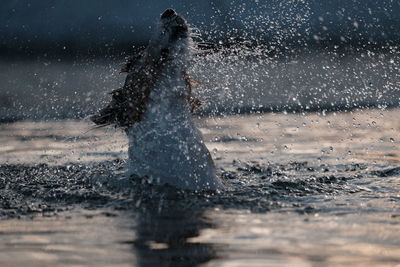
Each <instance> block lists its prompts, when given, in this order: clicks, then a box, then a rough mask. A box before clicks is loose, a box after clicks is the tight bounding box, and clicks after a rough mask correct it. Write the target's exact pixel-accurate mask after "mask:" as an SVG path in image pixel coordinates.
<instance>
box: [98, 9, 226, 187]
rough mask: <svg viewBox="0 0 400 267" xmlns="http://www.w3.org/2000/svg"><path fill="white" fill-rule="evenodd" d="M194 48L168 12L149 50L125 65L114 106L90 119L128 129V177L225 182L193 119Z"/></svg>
mask: <svg viewBox="0 0 400 267" xmlns="http://www.w3.org/2000/svg"><path fill="white" fill-rule="evenodd" d="M191 47H192V39H191V36H190V29H189V27H188V24H187V22H186V21H185V19H183V18H182V17H181V16H180V15H178V14H177V13H176V12H175V11H174V10H172V9H167V10H166V11H164V12H163V13H162V14H161V17H160V22H159V25H158V30H157V33H156V35H155V36H154V38H153V39H152V40H151V41H150V43H149V45H148V46H147V48H146V49H145V50H144V51H143V52H142V53H141V54H140V55H138V56H136V57H131V58H129V59H128V61H127V63H126V64H125V65H124V67H123V69H122V71H124V72H127V73H128V75H127V77H126V80H125V84H124V86H123V87H122V88H119V89H116V90H114V91H112V92H111V95H112V100H111V102H110V103H109V104H108V105H107V106H106V107H105V108H103V109H102V110H100V111H99V114H97V115H94V116H92V117H91V120H92V121H93V122H94V123H96V124H97V125H99V126H105V125H115V126H117V127H122V128H124V129H125V131H126V133H127V135H128V138H129V152H128V153H129V162H128V171H129V173H130V174H132V175H134V176H137V177H141V178H145V179H147V180H148V181H149V182H151V183H153V184H159V185H162V184H169V185H172V186H175V187H178V188H182V189H189V190H217V189H222V188H223V184H222V182H221V180H220V179H219V178H218V177H217V175H216V174H215V166H214V162H213V160H212V158H211V155H210V153H209V151H208V149H207V148H206V146H205V145H204V141H203V138H202V135H201V133H200V131H199V130H198V129H197V128H196V126H195V125H194V122H193V120H192V115H191V112H193V110H194V109H195V108H196V107H197V106H199V104H200V101H199V100H198V99H196V98H195V97H193V96H192V84H191V79H190V78H189V76H188V75H187V74H186V68H187V66H188V63H189V58H190V54H191Z"/></svg>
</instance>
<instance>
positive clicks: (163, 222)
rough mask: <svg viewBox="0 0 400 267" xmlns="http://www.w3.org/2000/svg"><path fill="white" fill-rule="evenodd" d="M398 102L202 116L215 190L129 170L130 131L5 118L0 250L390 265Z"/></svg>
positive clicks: (113, 257)
mask: <svg viewBox="0 0 400 267" xmlns="http://www.w3.org/2000/svg"><path fill="white" fill-rule="evenodd" d="M398 114H399V110H390V111H381V110H361V111H358V112H349V113H332V114H326V115H322V114H320V115H318V114H315V113H310V114H303V115H285V114H259V115H252V116H230V117H225V118H214V119H208V120H201V121H199V123H200V124H201V130H202V132H203V134H204V136H205V139H206V141H207V146H208V147H209V149H210V151H211V152H212V154H213V157H214V159H215V162H216V165H217V167H218V173H219V175H220V176H221V177H222V178H223V179H224V181H225V182H226V184H227V189H226V190H225V191H222V192H214V193H212V192H184V191H177V190H175V189H173V188H169V187H155V186H152V185H148V184H145V183H142V182H141V181H137V180H132V179H129V178H126V177H125V176H124V163H125V160H126V140H125V137H124V135H123V134H122V133H120V132H118V131H114V130H110V129H96V130H93V131H89V132H87V130H88V125H87V124H85V123H83V122H74V121H61V122H48V123H44V122H42V123H39V122H33V123H32V122H18V123H12V124H3V125H1V127H0V138H1V141H2V143H3V144H6V146H3V147H2V149H1V154H0V159H1V162H2V164H1V165H0V198H1V201H0V212H1V221H0V236H1V239H0V240H1V241H0V263H1V264H3V265H13V264H27V263H35V264H37V265H43V264H47V265H57V264H83V265H86V264H96V265H97V264H99V265H114V264H122V265H139V266H193V265H198V264H205V265H210V266H221V265H222V266H223V265H233V266H242V265H244V264H246V265H250V266H265V265H273V266H276V265H285V264H295V265H304V266H310V265H317V266H319V265H349V264H352V265H359V266H365V265H395V264H398V263H399V261H400V257H399V255H400V242H399V240H400V234H399V233H400V195H399V189H400V180H399V179H400V165H399V162H400V154H399V140H400V136H399V130H400V121H399V120H398V118H399V116H398Z"/></svg>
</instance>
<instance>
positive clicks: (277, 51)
mask: <svg viewBox="0 0 400 267" xmlns="http://www.w3.org/2000/svg"><path fill="white" fill-rule="evenodd" d="M169 7H172V8H174V9H176V10H177V12H179V13H180V14H182V15H183V16H184V17H186V19H187V20H188V22H189V23H190V24H191V25H192V27H193V28H196V29H197V30H195V32H196V33H198V36H197V37H196V38H195V40H196V41H197V42H202V43H204V44H202V46H201V47H202V48H203V49H205V48H208V49H210V50H208V53H207V54H206V55H205V56H203V57H200V58H196V60H195V61H194V62H193V66H192V70H191V75H192V76H194V77H195V78H197V79H199V80H202V81H206V82H207V84H205V85H203V86H200V87H199V88H197V92H198V94H199V95H200V96H201V98H202V99H203V100H205V101H204V102H205V107H204V109H203V111H202V112H203V113H208V114H209V113H212V114H221V113H223V112H230V113H232V112H239V111H240V112H249V111H254V110H258V111H271V110H278V111H282V110H289V111H291V110H295V111H304V110H306V111H307V110H310V111H311V110H312V111H315V110H327V111H329V110H347V109H352V108H359V107H379V108H387V107H396V106H398V105H399V96H400V93H399V81H400V77H399V71H398V70H399V68H398V66H399V49H398V44H399V41H400V27H399V26H400V1H390V0H383V1H372V0H363V1H361V0H360V1H352V0H325V1H316V0H310V1H281V0H270V1H261V0H253V1H238V0H231V1H229V0H224V1H222V0H217V1H170V0H169V1H168V0H166V1H164V0H163V1H161V0H160V1H155V0H148V1H127V0H116V1H99V0H85V1H78V0H58V1H50V0H41V1H29V0H19V1H18V0H17V1H15V0H14V1H11V0H3V1H2V3H1V6H0V79H1V80H2V83H0V118H1V121H10V120H11V121H12V120H16V119H39V120H42V119H60V118H82V117H84V116H87V115H88V114H90V113H93V112H95V110H96V109H98V108H99V107H100V106H101V105H104V103H106V102H107V101H108V99H109V98H108V97H109V96H108V95H107V92H109V91H110V90H111V89H114V88H117V87H119V86H121V84H122V83H123V80H124V76H123V75H122V76H121V75H119V73H118V72H119V69H120V66H121V64H122V62H123V61H124V57H125V56H126V55H129V54H131V53H134V52H135V51H136V50H137V49H140V47H142V46H143V45H145V44H146V43H147V42H148V40H149V39H150V38H151V36H152V35H153V34H155V28H156V25H157V21H158V17H159V15H160V13H161V12H162V11H163V10H165V9H166V8H169ZM210 51H211V53H210ZM238 55H239V56H238Z"/></svg>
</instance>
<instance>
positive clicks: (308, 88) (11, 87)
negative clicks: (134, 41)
mask: <svg viewBox="0 0 400 267" xmlns="http://www.w3.org/2000/svg"><path fill="white" fill-rule="evenodd" d="M199 52H200V55H199V56H198V57H194V60H193V62H192V63H191V66H190V68H189V69H188V73H189V75H190V76H191V77H193V78H194V79H195V80H196V81H199V82H200V84H199V85H198V86H196V88H195V90H194V91H195V94H197V95H198V96H199V98H200V99H201V100H202V101H203V107H202V109H201V110H200V112H201V113H205V114H212V115H220V114H221V113H225V114H226V113H229V114H237V113H243V112H244V113H248V112H249V111H271V110H278V111H284V110H286V111H289V112H290V111H292V110H296V111H311V110H314V111H315V110H317V111H318V110H351V109H354V108H357V107H358V108H359V107H378V108H386V107H398V106H399V105H400V100H399V99H400V89H399V88H400V83H399V80H400V74H399V65H400V56H399V51H398V49H397V48H395V47H393V48H390V49H389V48H388V49H387V50H385V51H380V50H379V51H375V52H373V51H367V50H365V51H364V50H362V51H352V52H348V51H347V52H346V51H342V50H340V49H331V50H329V51H322V52H318V51H308V52H305V53H302V54H300V55H297V56H292V57H289V56H286V57H283V56H273V55H271V54H270V52H271V51H269V50H266V49H264V48H258V49H257V48H246V47H238V48H232V49H230V50H229V51H226V50H223V51H220V52H216V53H209V54H206V53H204V52H201V51H199ZM127 53H130V51H128V52H127ZM123 62H124V56H109V57H107V58H101V59H99V58H90V59H87V60H84V59H82V58H80V59H79V60H72V59H66V58H58V59H57V58H51V57H49V58H47V57H45V56H43V57H40V58H38V59H36V60H32V59H29V60H26V61H23V60H11V59H10V60H5V61H3V62H1V63H0V79H1V80H2V81H3V82H2V83H0V119H1V121H13V120H16V119H29V120H49V119H50V120H54V119H65V118H69V119H80V118H83V117H85V116H87V115H89V114H93V113H94V112H95V111H96V110H97V109H99V107H101V106H104V105H105V104H106V103H108V101H109V97H110V96H109V94H108V93H109V92H110V91H111V90H112V89H115V88H119V87H121V86H122V84H123V82H124V79H125V77H126V74H124V73H122V74H120V73H119V71H120V69H121V65H122V63H123Z"/></svg>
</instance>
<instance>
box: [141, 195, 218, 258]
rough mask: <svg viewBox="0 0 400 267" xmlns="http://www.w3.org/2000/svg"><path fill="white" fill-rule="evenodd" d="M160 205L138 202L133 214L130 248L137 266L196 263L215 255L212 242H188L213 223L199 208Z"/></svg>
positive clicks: (209, 227)
mask: <svg viewBox="0 0 400 267" xmlns="http://www.w3.org/2000/svg"><path fill="white" fill-rule="evenodd" d="M162 206H163V205H162V203H153V205H149V206H146V207H143V206H142V207H141V211H140V212H139V213H138V214H137V215H136V217H137V228H136V239H135V242H134V248H135V254H136V255H137V258H138V265H139V266H197V265H199V264H201V263H205V262H208V261H210V260H212V259H213V258H215V257H216V251H215V249H214V248H213V246H214V244H212V243H207V242H189V240H190V239H191V238H195V237H198V235H199V233H200V232H201V231H202V230H204V229H212V228H214V227H215V226H213V224H212V223H211V221H210V219H206V218H205V216H204V214H203V211H202V209H193V208H190V207H187V208H184V209H182V208H177V207H174V206H168V207H162Z"/></svg>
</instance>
